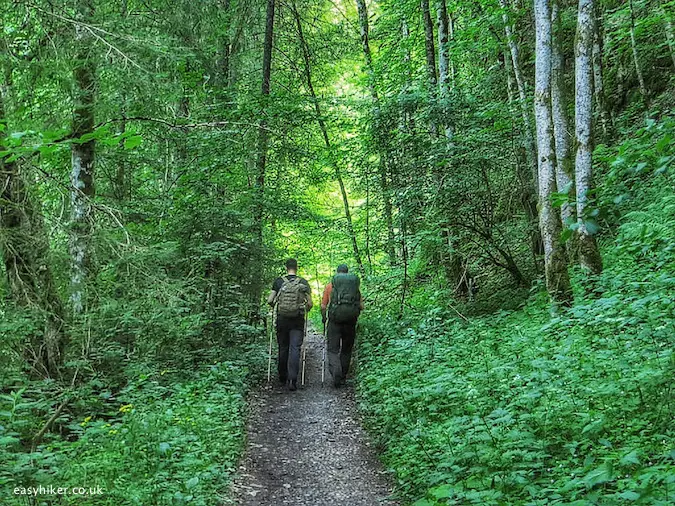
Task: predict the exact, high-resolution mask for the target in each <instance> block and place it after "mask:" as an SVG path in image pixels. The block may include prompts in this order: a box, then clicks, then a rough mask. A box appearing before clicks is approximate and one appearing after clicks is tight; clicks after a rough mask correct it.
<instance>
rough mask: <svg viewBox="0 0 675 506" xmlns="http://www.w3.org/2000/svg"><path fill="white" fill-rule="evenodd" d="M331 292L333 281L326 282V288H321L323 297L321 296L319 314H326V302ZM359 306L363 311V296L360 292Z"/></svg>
mask: <svg viewBox="0 0 675 506" xmlns="http://www.w3.org/2000/svg"><path fill="white" fill-rule="evenodd" d="M332 292H333V283H328V284H327V285H326V288H324V289H323V297H321V314H322V316H324V317H325V316H326V309H328V304H329V303H330V294H331V293H332ZM359 299H360V301H359V307H360V308H361V311H363V297H362V296H361V292H359Z"/></svg>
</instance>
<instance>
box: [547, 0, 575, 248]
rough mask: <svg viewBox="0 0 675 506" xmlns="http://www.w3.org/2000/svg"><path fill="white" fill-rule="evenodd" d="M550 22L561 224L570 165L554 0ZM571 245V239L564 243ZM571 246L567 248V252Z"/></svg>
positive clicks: (571, 217) (567, 214)
mask: <svg viewBox="0 0 675 506" xmlns="http://www.w3.org/2000/svg"><path fill="white" fill-rule="evenodd" d="M551 24H552V26H553V31H552V33H553V44H552V58H551V78H552V79H551V111H552V113H553V132H554V136H555V158H556V171H555V175H556V185H557V187H558V191H559V192H562V191H564V190H566V191H567V195H568V197H569V202H566V203H564V204H563V205H562V206H561V208H560V218H561V219H562V222H563V228H566V227H568V226H569V225H571V224H572V223H573V222H574V221H576V220H575V216H576V215H575V212H574V207H573V204H572V202H573V201H574V187H573V181H574V179H573V174H572V173H573V170H574V169H573V168H572V156H571V142H570V141H571V136H570V125H569V120H568V117H567V95H566V93H565V92H566V89H565V61H564V56H563V50H562V33H561V32H562V23H561V20H560V8H559V5H558V0H552V1H551ZM568 245H571V243H568ZM572 249H573V248H568V253H571V252H572V251H570V250H572Z"/></svg>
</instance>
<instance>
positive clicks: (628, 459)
mask: <svg viewBox="0 0 675 506" xmlns="http://www.w3.org/2000/svg"><path fill="white" fill-rule="evenodd" d="M619 462H620V463H621V465H624V466H628V465H631V464H636V465H639V464H640V458H639V457H638V452H637V451H636V450H633V451H632V452H630V453H628V454H626V455H624V456H623V457H621V460H620V461H619Z"/></svg>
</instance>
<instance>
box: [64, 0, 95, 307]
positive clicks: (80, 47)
mask: <svg viewBox="0 0 675 506" xmlns="http://www.w3.org/2000/svg"><path fill="white" fill-rule="evenodd" d="M93 15H94V7H93V2H92V0H79V1H78V4H77V13H76V17H77V20H78V21H80V22H81V23H87V24H89V23H91V20H92V18H93ZM75 44H76V47H77V50H76V54H75V60H74V68H73V77H74V80H75V96H74V110H73V125H72V128H73V138H74V139H76V140H77V139H80V138H81V137H82V136H83V135H86V134H90V133H92V132H93V130H94V104H95V92H96V75H95V73H96V70H95V67H94V57H93V55H92V54H91V53H92V51H93V46H94V45H95V40H94V37H93V35H92V32H91V31H90V30H89V29H88V28H87V27H85V26H84V25H83V24H76V25H75ZM94 155H95V141H94V140H93V139H92V140H88V141H85V142H77V141H75V142H73V144H72V148H71V159H72V171H71V176H70V180H71V185H72V190H71V223H70V256H71V265H72V273H71V278H70V280H71V297H70V300H71V303H72V306H73V312H74V313H75V314H76V315H77V314H81V313H82V312H83V311H84V309H85V307H86V303H87V299H86V282H87V278H88V275H89V271H90V269H91V251H90V250H91V235H92V230H93V207H92V200H93V198H94V195H95V187H94V162H95V160H94Z"/></svg>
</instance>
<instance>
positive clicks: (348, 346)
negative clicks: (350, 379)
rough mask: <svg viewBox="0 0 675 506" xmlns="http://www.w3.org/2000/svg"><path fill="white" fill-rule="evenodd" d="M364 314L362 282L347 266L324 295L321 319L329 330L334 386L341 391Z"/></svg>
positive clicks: (329, 284) (336, 275)
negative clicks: (358, 327)
mask: <svg viewBox="0 0 675 506" xmlns="http://www.w3.org/2000/svg"><path fill="white" fill-rule="evenodd" d="M362 310H363V298H362V297H361V280H360V279H359V277H358V276H357V275H355V274H351V273H350V272H349V268H348V267H347V266H346V265H345V264H341V265H339V266H338V268H337V273H336V274H335V276H333V279H332V280H331V282H330V283H328V285H326V288H325V289H324V291H323V297H322V299H321V317H322V320H323V323H324V325H325V329H326V339H327V346H328V370H329V372H330V374H331V376H332V378H333V386H335V387H336V388H338V387H340V386H341V385H342V384H343V383H344V381H345V379H346V377H347V375H348V373H349V367H350V365H351V360H352V350H353V348H354V342H355V340H356V322H357V321H358V319H359V315H360V314H361V311H362Z"/></svg>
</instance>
